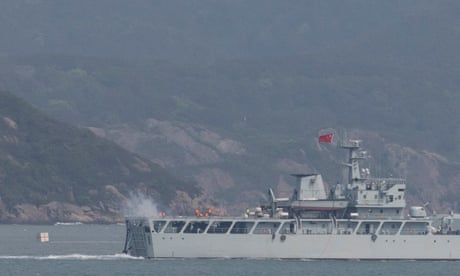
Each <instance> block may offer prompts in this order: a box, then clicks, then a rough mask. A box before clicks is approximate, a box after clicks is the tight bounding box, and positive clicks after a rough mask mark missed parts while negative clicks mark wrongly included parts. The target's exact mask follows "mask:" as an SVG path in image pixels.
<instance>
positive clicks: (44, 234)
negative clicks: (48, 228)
mask: <svg viewBox="0 0 460 276" xmlns="http://www.w3.org/2000/svg"><path fill="white" fill-rule="evenodd" d="M38 240H39V241H40V242H49V241H50V237H49V235H48V232H41V233H40V234H38Z"/></svg>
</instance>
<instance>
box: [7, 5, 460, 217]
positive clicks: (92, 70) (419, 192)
mask: <svg viewBox="0 0 460 276" xmlns="http://www.w3.org/2000/svg"><path fill="white" fill-rule="evenodd" d="M108 6H110V9H107V7H108ZM459 10H460V4H459V2H457V1H442V2H439V3H438V2H436V3H434V2H433V1H428V0H421V1H418V0H417V1H413V0H409V1H399V2H397V3H396V2H392V1H390V2H388V1H380V2H369V1H363V0H355V1H347V2H344V1H340V0H332V1H325V2H312V1H295V2H289V3H285V2H280V1H276V0H266V1H265V0H264V1H250V2H248V1H240V0H237V1H215V0H204V1H193V0H192V1H188V0H187V1H182V0H171V1H166V2H156V3H154V4H153V3H152V2H151V1H148V0H139V1H136V3H134V4H133V3H131V2H126V1H119V0H114V1H112V0H98V1H88V0H83V1H78V2H74V3H65V4H64V3H54V2H52V1H48V0H39V1H25V0H23V1H22V0H20V1H4V2H2V3H0V20H2V21H1V22H3V24H1V25H0V34H1V35H3V36H4V37H8V40H7V41H5V43H2V44H1V45H0V89H3V90H8V91H12V92H13V93H14V94H15V95H19V96H21V97H22V98H23V99H25V100H26V101H27V102H30V103H31V104H33V105H34V106H36V107H37V108H38V109H39V110H41V111H43V112H44V113H46V114H47V115H48V116H50V117H51V118H55V119H58V120H60V121H63V122H66V123H70V124H73V125H78V126H82V127H85V128H88V129H90V130H91V131H92V132H93V133H95V134H97V135H98V136H100V137H103V138H106V139H109V140H112V141H114V142H115V143H117V144H119V145H121V146H123V147H124V148H126V149H128V150H130V151H133V152H136V153H137V154H139V156H142V157H145V158H146V159H149V160H151V161H152V162H154V163H156V164H159V165H160V166H162V167H164V168H167V169H169V170H170V171H174V172H177V174H180V178H183V179H187V181H192V182H197V183H198V184H199V186H200V187H201V189H202V191H203V196H204V197H205V198H207V199H213V200H214V202H213V205H217V206H221V207H225V208H227V209H233V210H232V211H233V213H235V214H238V213H239V212H241V211H242V210H244V209H245V208H246V207H247V206H248V205H251V206H252V205H255V204H258V203H259V201H261V200H263V199H264V197H265V196H266V190H267V188H269V187H275V188H276V189H277V191H278V192H280V193H288V192H290V191H291V190H292V188H293V183H292V180H291V178H290V177H289V174H290V173H309V172H322V173H323V174H324V177H325V179H326V181H327V182H328V183H329V184H332V183H336V182H337V181H340V180H341V177H342V175H341V173H340V165H339V164H340V162H341V161H342V160H343V157H344V156H343V154H337V153H336V152H335V149H333V148H328V147H322V146H319V145H318V144H317V143H316V137H317V135H318V132H319V131H320V130H322V129H324V128H333V129H336V130H339V131H344V130H347V132H348V135H349V137H353V138H360V139H363V140H364V142H363V145H364V147H366V148H367V149H369V151H370V152H371V154H372V160H370V161H372V162H371V163H372V172H373V173H374V174H375V175H377V176H381V177H387V176H390V175H392V176H401V177H406V178H407V180H408V186H409V188H408V191H409V194H408V200H409V201H410V202H411V203H417V204H423V203H426V202H427V201H430V202H431V204H432V207H433V208H435V209H437V210H438V211H448V210H449V209H454V210H457V211H459V210H458V208H459V207H458V200H457V198H458V196H459V195H460V191H458V187H457V186H458V182H459V177H458V171H459V170H458V169H459V165H458V164H459V162H460V121H459V119H458V118H460V111H459V109H458V106H459V105H460V96H459V95H460V94H458V92H457V91H458V90H459V87H460V82H459V78H458V75H459V73H460V59H459V56H458V54H457V49H458V48H459V47H460V32H459V30H460V28H459V27H458V26H460V22H459V19H458V16H457V14H458V11H459ZM13 26H14V28H13ZM181 198H182V199H183V200H182V201H181V200H178V201H174V202H175V203H174V204H173V205H172V206H174V207H175V208H177V209H180V210H181V211H184V212H185V210H187V208H190V206H192V205H193V206H197V205H199V203H197V202H196V201H193V200H192V199H190V198H188V197H187V196H184V195H183V197H181ZM184 202H186V204H185V203H184ZM183 203H184V204H183ZM187 206H188V207H187ZM185 213H186V212H185Z"/></svg>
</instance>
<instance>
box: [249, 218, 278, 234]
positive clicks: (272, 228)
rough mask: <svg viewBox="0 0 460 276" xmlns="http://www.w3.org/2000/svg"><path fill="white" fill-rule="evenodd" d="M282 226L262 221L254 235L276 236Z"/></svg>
mask: <svg viewBox="0 0 460 276" xmlns="http://www.w3.org/2000/svg"><path fill="white" fill-rule="evenodd" d="M280 224H281V223H280V222H268V221H260V222H259V223H257V226H256V228H255V229H254V234H274V233H276V230H278V228H279V227H280Z"/></svg>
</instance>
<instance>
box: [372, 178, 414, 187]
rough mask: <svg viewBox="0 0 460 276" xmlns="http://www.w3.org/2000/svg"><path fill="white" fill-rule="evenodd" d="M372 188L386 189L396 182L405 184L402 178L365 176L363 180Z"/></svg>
mask: <svg viewBox="0 0 460 276" xmlns="http://www.w3.org/2000/svg"><path fill="white" fill-rule="evenodd" d="M364 184H366V185H367V186H369V187H371V188H372V190H377V189H378V190H388V189H390V188H391V187H393V186H394V185H397V184H406V180H405V179H403V178H367V179H366V180H365V182H364Z"/></svg>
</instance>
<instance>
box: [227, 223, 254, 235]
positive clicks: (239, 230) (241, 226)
mask: <svg viewBox="0 0 460 276" xmlns="http://www.w3.org/2000/svg"><path fill="white" fill-rule="evenodd" d="M253 227H254V222H253V221H237V222H235V224H234V225H233V227H232V230H230V233H232V234H248V233H249V232H251V230H252V228H253Z"/></svg>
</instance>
